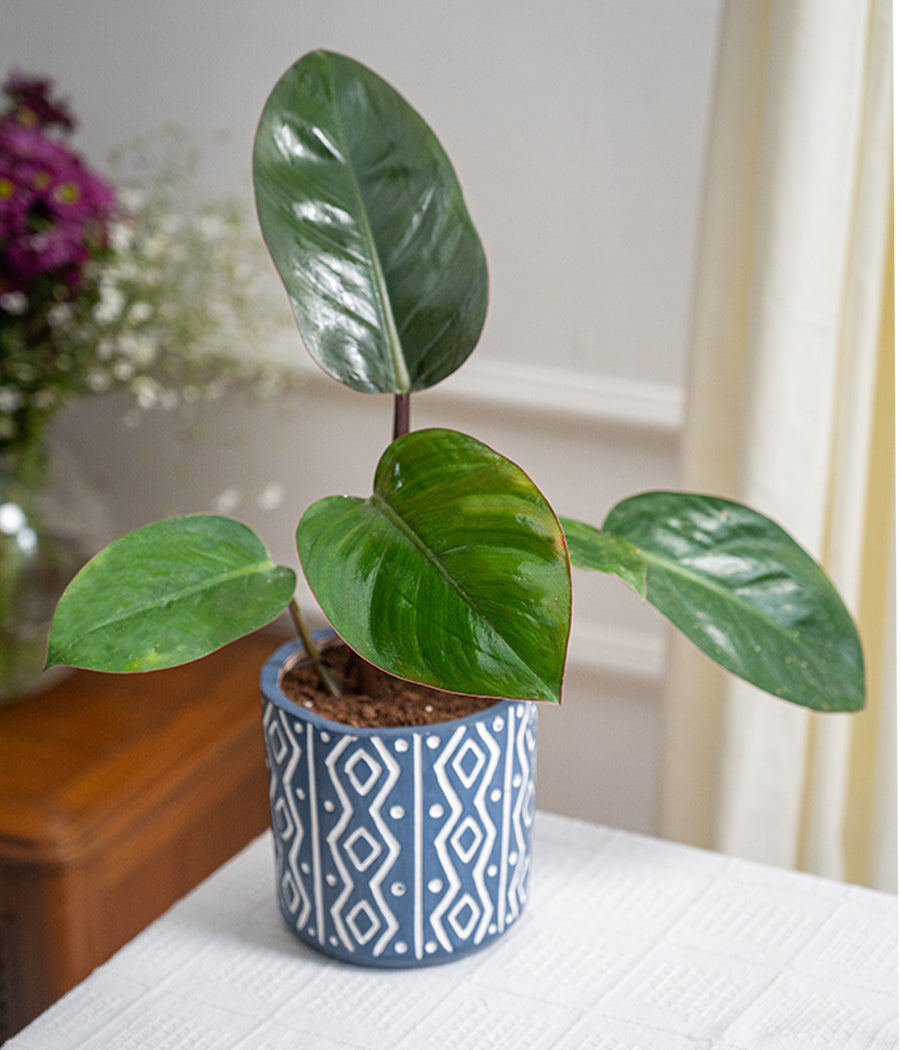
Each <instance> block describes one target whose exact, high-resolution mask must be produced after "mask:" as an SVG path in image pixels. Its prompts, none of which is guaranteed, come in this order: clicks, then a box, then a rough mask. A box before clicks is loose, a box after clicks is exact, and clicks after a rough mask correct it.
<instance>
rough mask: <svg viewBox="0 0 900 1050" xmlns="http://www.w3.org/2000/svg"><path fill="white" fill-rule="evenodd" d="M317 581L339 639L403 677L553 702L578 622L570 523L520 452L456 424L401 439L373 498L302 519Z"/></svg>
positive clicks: (310, 570) (329, 506)
mask: <svg viewBox="0 0 900 1050" xmlns="http://www.w3.org/2000/svg"><path fill="white" fill-rule="evenodd" d="M297 549H298V551H299V554H300V561H301V563H302V565H303V570H304V572H305V573H306V578H307V580H308V581H309V584H310V587H311V588H312V590H313V593H314V594H315V596H316V599H317V600H318V602H319V604H320V605H321V607H322V610H323V612H324V613H325V615H326V616H327V617H328V619H329V621H330V622H331V624H332V626H333V627H334V629H335V630H336V631H337V632H338V634H340V635H341V636H342V637H343V638H344V640H345V641H346V642H347V643H348V645H350V646H351V648H353V649H355V650H356V651H357V652H358V653H360V654H361V655H362V656H364V657H365V658H366V659H367V660H369V661H370V662H372V663H374V664H376V665H377V666H379V667H381V668H383V669H384V670H386V671H388V672H389V673H391V674H395V675H397V676H399V677H401V678H408V679H412V680H414V681H419V682H424V683H426V684H428V685H432V686H436V687H438V688H440V689H447V690H451V691H454V692H459V693H469V694H474V695H477V696H497V697H505V698H509V699H540V700H551V701H554V702H558V701H559V699H560V693H561V688H562V677H563V667H564V664H565V655H566V646H567V643H568V636H569V625H570V619H571V580H570V575H569V564H568V558H567V556H566V548H565V542H564V540H563V536H562V530H561V528H560V525H559V522H558V521H557V519H556V516H555V515H554V513H553V511H552V509H551V508H550V506H549V504H548V503H547V501H546V500H545V499H544V497H543V496H542V495H541V493H540V492H539V491H538V489H537V488H536V487H535V485H534V483H533V482H532V481H531V480H530V479H529V478H528V477H527V475H526V474H525V473H524V472H523V471H522V470H521V469H520V468H519V467H517V466H516V465H515V464H514V463H511V462H510V461H509V460H508V459H505V458H504V457H503V456H501V455H499V454H498V453H497V452H495V451H493V449H490V448H488V447H487V446H486V445H483V444H482V443H481V442H479V441H476V440H475V439H474V438H471V437H468V436H466V435H464V434H459V433H457V432H455V431H452V430H437V429H435V430H418V431H414V432H412V433H411V434H407V435H405V436H404V437H401V438H399V439H398V440H397V441H395V442H394V443H393V444H392V445H391V446H390V447H389V448H388V449H387V451H386V452H385V454H384V455H383V456H382V458H381V462H380V463H379V464H378V469H377V471H376V474H375V485H374V494H373V495H372V496H371V497H370V498H369V499H359V498H355V497H347V496H332V497H328V498H326V499H323V500H320V501H319V502H318V503H314V504H313V505H312V506H311V507H310V508H309V510H307V512H306V513H305V514H304V515H303V517H302V518H301V520H300V524H299V526H298V528H297Z"/></svg>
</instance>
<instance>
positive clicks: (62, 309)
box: [47, 303, 74, 328]
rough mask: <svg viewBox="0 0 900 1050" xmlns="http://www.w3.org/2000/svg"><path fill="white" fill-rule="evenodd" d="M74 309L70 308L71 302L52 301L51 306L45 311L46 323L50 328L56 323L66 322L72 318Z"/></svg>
mask: <svg viewBox="0 0 900 1050" xmlns="http://www.w3.org/2000/svg"><path fill="white" fill-rule="evenodd" d="M73 314H74V310H73V309H72V304H71V303H54V305H53V306H51V307H50V309H49V310H48V311H47V324H49V325H50V327H51V328H55V327H56V326H57V325H61V324H66V323H67V322H68V321H71V320H72V315H73Z"/></svg>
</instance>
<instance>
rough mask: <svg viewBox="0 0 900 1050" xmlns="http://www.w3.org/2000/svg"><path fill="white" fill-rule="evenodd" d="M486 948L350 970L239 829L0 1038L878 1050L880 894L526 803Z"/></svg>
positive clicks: (451, 1048)
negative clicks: (527, 843)
mask: <svg viewBox="0 0 900 1050" xmlns="http://www.w3.org/2000/svg"><path fill="white" fill-rule="evenodd" d="M535 834H536V841H535V856H534V870H533V882H532V897H531V900H530V902H529V904H528V907H527V909H526V912H525V915H524V916H523V918H522V919H521V920H520V921H519V923H518V924H517V925H516V926H515V927H513V928H512V929H511V930H510V932H509V933H508V934H506V935H505V936H504V937H503V938H502V939H501V940H500V941H499V942H497V943H496V944H494V945H493V946H491V947H490V948H488V949H486V950H484V951H483V952H481V953H477V954H475V955H472V956H469V957H468V958H466V959H461V960H459V961H457V962H454V963H450V964H448V965H444V966H438V967H433V968H429V969H423V970H414V971H384V970H366V969H363V968H360V967H355V966H352V965H348V964H345V963H338V962H335V961H332V960H329V959H327V958H325V957H324V956H321V955H318V954H317V953H315V952H314V951H313V950H312V949H310V948H307V947H306V946H305V945H303V944H302V943H301V942H300V941H299V940H298V939H297V938H296V937H295V936H294V935H293V934H292V933H291V932H290V931H289V930H287V928H286V927H285V926H284V925H283V923H282V920H281V918H280V916H279V914H278V912H277V909H276V905H275V900H274V892H273V881H274V879H273V868H272V844H271V842H270V840H269V837H268V834H266V835H263V836H262V837H261V838H260V839H258V840H256V841H255V842H254V843H253V844H252V845H250V846H249V847H248V848H247V849H246V850H244V851H243V852H242V853H240V854H239V855H238V856H237V857H236V858H235V859H234V860H233V861H231V862H229V863H228V864H226V865H225V866H224V867H223V868H221V869H220V871H219V872H217V873H216V874H215V875H214V876H213V877H212V878H211V879H209V880H208V881H207V882H205V883H204V884H202V885H201V886H200V887H199V888H198V889H197V890H195V891H194V892H193V893H191V894H190V895H189V896H188V897H186V898H185V899H184V900H183V901H181V902H180V903H178V904H177V905H176V906H175V907H174V908H173V909H172V910H171V911H169V912H168V913H167V914H166V915H165V916H164V917H163V918H162V919H160V920H159V921H157V922H156V923H154V924H153V925H152V926H151V927H149V928H148V929H147V930H146V931H145V932H144V933H142V934H140V935H139V936H138V937H136V938H135V939H134V940H133V941H132V942H131V943H130V944H128V945H127V946H126V947H125V948H124V949H123V950H122V951H120V952H119V953H118V954H117V955H116V956H115V957H114V958H113V959H112V960H111V961H110V962H108V963H107V964H105V965H104V966H102V967H100V969H98V970H97V971H96V972H95V973H94V974H93V975H92V976H91V977H89V978H88V979H87V980H86V981H84V982H83V983H82V984H80V985H79V986H78V987H77V988H76V989H74V990H73V991H72V992H70V993H69V994H68V995H67V996H66V997H65V998H64V999H62V1000H60V1001H59V1002H58V1003H57V1004H55V1005H54V1006H53V1007H51V1008H50V1010H49V1011H47V1012H46V1013H45V1014H43V1015H42V1016H41V1017H40V1018H39V1019H38V1020H37V1021H35V1022H34V1023H33V1024H32V1025H31V1026H30V1027H28V1028H26V1029H25V1030H24V1031H23V1032H21V1033H20V1034H19V1035H18V1036H16V1037H14V1038H13V1039H12V1040H11V1041H10V1042H9V1043H7V1044H6V1050H101V1048H103V1050H108V1048H110V1047H116V1048H128V1050H144V1048H147V1050H150V1048H152V1050H187V1048H190V1050H206V1048H210V1050H213V1048H215V1050H231V1048H235V1050H237V1048H239V1050H296V1048H297V1047H310V1048H316V1050H339V1048H340V1050H348V1048H357V1047H358V1048H362V1047H365V1048H366V1050H372V1048H376V1050H377V1048H387V1047H390V1048H392V1050H427V1048H440V1050H468V1048H471V1050H501V1048H507V1047H508V1048H510V1050H527V1048H535V1050H538V1048H541V1050H543V1048H547V1050H655V1048H665V1050H761V1048H767V1050H778V1048H783V1050H813V1048H815V1050H822V1048H832V1047H833V1048H835V1050H853V1048H860V1050H863V1048H865V1050H887V1048H894V1047H897V899H896V898H895V897H893V896H890V895H887V894H883V893H878V892H875V891H872V890H866V889H863V888H860V887H856V886H849V885H845V884H842V883H837V882H831V881H827V880H824V879H819V878H815V877H812V876H808V875H803V874H798V873H795V872H787V871H782V870H776V869H773V868H769V867H765V866H761V865H757V864H752V863H748V862H745V861H741V860H735V859H729V858H726V857H724V856H721V855H717V854H713V853H707V852H703V851H700V850H695V849H692V848H689V847H686V846H680V845H675V844H672V843H667V842H662V841H658V840H655V839H651V838H646V837H642V836H638V835H633V834H629V833H626V832H622V831H614V830H610V829H607V828H601V827H597V826H594V825H588V824H583V823H579V822H577V821H573V820H570V819H567V818H562V817H557V816H552V815H549V814H545V813H539V814H538V816H537V819H536V826H535Z"/></svg>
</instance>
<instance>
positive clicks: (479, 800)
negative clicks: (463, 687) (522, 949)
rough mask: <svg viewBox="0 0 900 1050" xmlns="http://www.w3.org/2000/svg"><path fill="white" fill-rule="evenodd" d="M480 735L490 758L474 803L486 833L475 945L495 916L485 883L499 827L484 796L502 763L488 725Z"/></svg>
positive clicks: (477, 867)
mask: <svg viewBox="0 0 900 1050" xmlns="http://www.w3.org/2000/svg"><path fill="white" fill-rule="evenodd" d="M478 733H479V736H480V737H481V739H482V740H483V741H484V743H485V745H486V746H487V749H488V754H489V756H490V757H489V760H488V762H487V763H486V769H485V770H484V775H483V776H482V778H481V783H480V784H479V785H478V791H477V792H476V795H475V803H474V804H475V809H476V810H477V812H478V815H479V816H480V817H481V823H482V824H483V825H484V831H485V835H484V842H483V843H482V847H481V855H480V856H479V858H478V863H477V864H476V865H475V870H474V871H473V875H472V877H473V878H474V880H475V887H476V889H477V890H478V896H479V898H480V900H481V922H480V923H479V924H478V928H477V930H476V931H475V936H474V938H473V943H474V944H481V942H482V941H483V940H484V936H485V934H486V933H487V931H488V927H489V926H490V922H491V919H492V918H493V915H494V905H493V902H492V900H491V895H490V893H489V892H488V888H487V885H486V884H485V881H484V873H485V869H486V868H487V863H488V860H489V859H490V856H491V851H492V850H493V848H494V842H495V841H496V838H497V826H496V825H495V824H494V822H493V821H492V820H491V818H490V814H489V813H488V808H487V806H486V805H485V801H484V796H485V793H486V792H487V789H488V785H489V784H490V782H491V780H492V779H493V776H494V770H495V769H496V768H497V763H498V762H499V761H500V746H499V745H498V743H497V741H496V740H495V739H494V737H493V735H492V734H491V731H490V729H489V728H488V727H487V726H486V725H483V724H479V726H478Z"/></svg>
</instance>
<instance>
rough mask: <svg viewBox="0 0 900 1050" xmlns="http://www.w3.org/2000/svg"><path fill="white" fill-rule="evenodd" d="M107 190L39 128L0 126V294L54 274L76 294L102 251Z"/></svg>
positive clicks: (108, 206) (23, 288)
mask: <svg viewBox="0 0 900 1050" xmlns="http://www.w3.org/2000/svg"><path fill="white" fill-rule="evenodd" d="M113 202H114V197H113V192H112V190H111V188H110V187H109V186H108V185H107V183H106V182H104V181H103V180H102V179H101V178H100V177H99V176H97V175H95V174H93V173H92V172H91V171H89V170H88V169H87V168H86V167H85V166H84V164H83V163H82V161H81V159H80V158H79V157H78V155H77V154H76V153H74V152H72V150H70V149H69V148H68V147H66V146H64V145H63V144H62V143H61V142H58V141H56V140H55V139H52V138H49V137H48V136H47V135H46V134H45V132H44V131H43V130H42V129H41V128H40V127H23V126H22V125H21V124H18V123H15V122H12V121H5V122H0V292H4V291H27V290H28V287H29V285H31V284H32V283H33V282H34V281H36V280H37V279H39V278H40V277H41V276H43V275H46V274H52V275H54V276H55V277H57V278H59V279H60V280H62V281H64V282H65V283H66V284H68V285H69V286H70V287H76V286H77V285H78V283H79V280H80V276H81V269H82V267H83V265H84V263H85V262H86V261H87V259H88V258H90V256H91V255H92V254H93V253H94V252H96V251H97V250H99V249H100V248H101V247H102V246H103V244H104V242H105V236H106V224H107V221H108V219H109V217H110V214H111V212H112V207H113Z"/></svg>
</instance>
